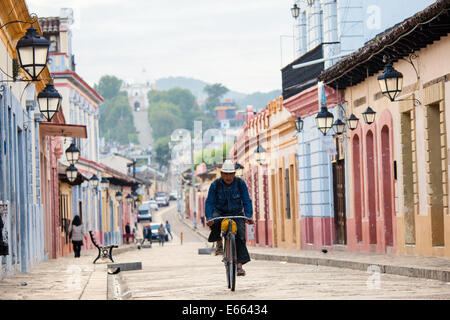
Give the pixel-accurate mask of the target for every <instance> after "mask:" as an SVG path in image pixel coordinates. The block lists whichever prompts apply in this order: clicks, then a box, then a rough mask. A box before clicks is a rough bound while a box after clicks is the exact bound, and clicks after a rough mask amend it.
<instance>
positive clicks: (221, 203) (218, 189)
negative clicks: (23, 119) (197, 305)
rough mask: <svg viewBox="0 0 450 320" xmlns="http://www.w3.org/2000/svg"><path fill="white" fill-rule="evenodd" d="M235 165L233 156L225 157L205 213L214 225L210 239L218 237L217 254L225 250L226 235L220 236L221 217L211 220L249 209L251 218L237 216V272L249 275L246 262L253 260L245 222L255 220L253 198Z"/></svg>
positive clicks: (212, 184) (211, 190) (247, 214)
mask: <svg viewBox="0 0 450 320" xmlns="http://www.w3.org/2000/svg"><path fill="white" fill-rule="evenodd" d="M235 172H236V170H235V165H234V164H233V162H232V161H231V160H225V162H224V164H223V165H222V169H221V172H220V174H221V178H219V179H216V180H214V181H213V183H211V186H210V187H209V191H208V197H207V198H206V202H205V216H206V220H207V225H208V226H209V227H210V229H211V233H210V235H209V238H208V242H215V241H217V250H216V254H222V253H223V244H222V238H221V236H220V231H221V230H220V223H221V220H220V219H219V220H213V221H209V220H210V219H212V218H217V217H221V216H237V215H242V211H244V213H245V217H247V218H248V219H235V221H236V224H237V234H236V253H237V275H238V276H245V271H244V269H243V268H242V265H243V264H245V263H247V262H249V261H250V255H249V253H248V250H247V246H246V243H245V223H248V224H253V223H254V221H253V219H252V215H253V207H252V201H251V200H250V196H249V194H248V189H247V185H246V184H245V182H244V180H242V179H240V178H235Z"/></svg>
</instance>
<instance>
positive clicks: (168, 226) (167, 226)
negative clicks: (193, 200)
mask: <svg viewBox="0 0 450 320" xmlns="http://www.w3.org/2000/svg"><path fill="white" fill-rule="evenodd" d="M166 230H167V233H169V234H170V239H173V236H172V232H170V224H169V221H168V220H166Z"/></svg>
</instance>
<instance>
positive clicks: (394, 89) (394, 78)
mask: <svg viewBox="0 0 450 320" xmlns="http://www.w3.org/2000/svg"><path fill="white" fill-rule="evenodd" d="M377 79H378V85H379V86H380V89H381V93H382V94H384V95H385V96H386V97H388V98H389V99H390V100H391V101H392V102H393V101H395V98H396V97H397V96H398V94H399V93H400V92H401V91H402V88H403V74H401V72H398V71H397V70H395V69H394V67H392V64H391V63H390V62H389V63H387V64H386V65H385V67H384V71H383V73H382V74H380V75H379V76H378V78H377Z"/></svg>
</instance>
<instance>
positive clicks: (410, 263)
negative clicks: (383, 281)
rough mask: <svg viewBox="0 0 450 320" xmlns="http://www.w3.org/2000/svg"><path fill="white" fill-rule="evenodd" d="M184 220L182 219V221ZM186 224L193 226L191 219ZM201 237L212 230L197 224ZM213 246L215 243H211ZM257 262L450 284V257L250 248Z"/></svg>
mask: <svg viewBox="0 0 450 320" xmlns="http://www.w3.org/2000/svg"><path fill="white" fill-rule="evenodd" d="M180 220H181V218H180ZM183 222H184V223H185V224H186V225H188V226H189V227H191V228H192V229H193V228H194V227H193V222H192V221H191V220H190V219H183ZM196 232H197V234H199V235H200V236H202V237H203V238H205V239H208V235H209V228H208V227H206V228H205V227H203V226H202V225H201V224H199V223H197V230H196ZM211 245H212V244H211ZM248 249H249V252H250V256H251V258H252V259H255V260H275V261H286V262H290V263H300V264H311V265H317V266H327V267H338V268H348V269H354V270H362V271H367V272H378V270H379V272H381V273H388V274H395V275H401V276H408V277H417V278H425V279H435V280H441V281H445V282H450V258H444V257H423V256H406V255H393V254H381V253H369V252H350V251H328V252H327V253H322V252H321V251H311V250H296V249H281V248H269V247H248Z"/></svg>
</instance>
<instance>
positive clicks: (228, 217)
mask: <svg viewBox="0 0 450 320" xmlns="http://www.w3.org/2000/svg"><path fill="white" fill-rule="evenodd" d="M235 218H240V219H247V220H252V218H247V217H246V216H221V217H216V218H211V219H208V220H206V221H213V220H219V219H235Z"/></svg>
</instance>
